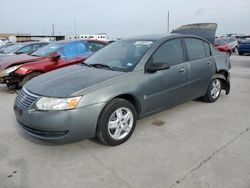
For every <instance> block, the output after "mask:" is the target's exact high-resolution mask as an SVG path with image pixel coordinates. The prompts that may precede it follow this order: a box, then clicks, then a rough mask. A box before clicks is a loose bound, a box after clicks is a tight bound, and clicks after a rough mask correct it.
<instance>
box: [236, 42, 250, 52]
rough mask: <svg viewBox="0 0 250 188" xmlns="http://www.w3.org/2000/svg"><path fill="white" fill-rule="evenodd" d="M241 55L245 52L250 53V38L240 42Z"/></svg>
mask: <svg viewBox="0 0 250 188" xmlns="http://www.w3.org/2000/svg"><path fill="white" fill-rule="evenodd" d="M238 53H239V55H244V54H245V53H250V39H247V40H244V41H242V42H241V43H240V45H239V48H238Z"/></svg>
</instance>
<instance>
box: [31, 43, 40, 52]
mask: <svg viewBox="0 0 250 188" xmlns="http://www.w3.org/2000/svg"><path fill="white" fill-rule="evenodd" d="M39 48H40V44H34V45H33V50H32V52H34V51H36V50H38V49H39Z"/></svg>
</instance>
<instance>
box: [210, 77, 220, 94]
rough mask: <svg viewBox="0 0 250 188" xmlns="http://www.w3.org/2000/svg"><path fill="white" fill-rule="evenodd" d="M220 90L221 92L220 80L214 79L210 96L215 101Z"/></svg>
mask: <svg viewBox="0 0 250 188" xmlns="http://www.w3.org/2000/svg"><path fill="white" fill-rule="evenodd" d="M220 90H221V83H220V80H218V79H215V80H214V81H213V83H212V88H211V96H212V98H213V99H216V98H217V97H218V96H219V94H220Z"/></svg>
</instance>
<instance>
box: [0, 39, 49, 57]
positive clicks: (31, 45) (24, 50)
mask: <svg viewBox="0 0 250 188" xmlns="http://www.w3.org/2000/svg"><path fill="white" fill-rule="evenodd" d="M48 44H49V43H48V42H23V43H16V44H14V45H11V46H8V47H6V48H5V49H4V50H3V51H1V52H0V58H3V57H6V56H10V55H18V54H29V53H32V52H34V51H36V50H38V49H39V48H41V47H43V46H46V45H48Z"/></svg>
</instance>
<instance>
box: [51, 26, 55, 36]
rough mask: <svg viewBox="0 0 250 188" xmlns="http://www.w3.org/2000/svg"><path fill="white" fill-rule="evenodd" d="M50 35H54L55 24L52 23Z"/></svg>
mask: <svg viewBox="0 0 250 188" xmlns="http://www.w3.org/2000/svg"><path fill="white" fill-rule="evenodd" d="M52 35H55V25H54V24H52Z"/></svg>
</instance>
